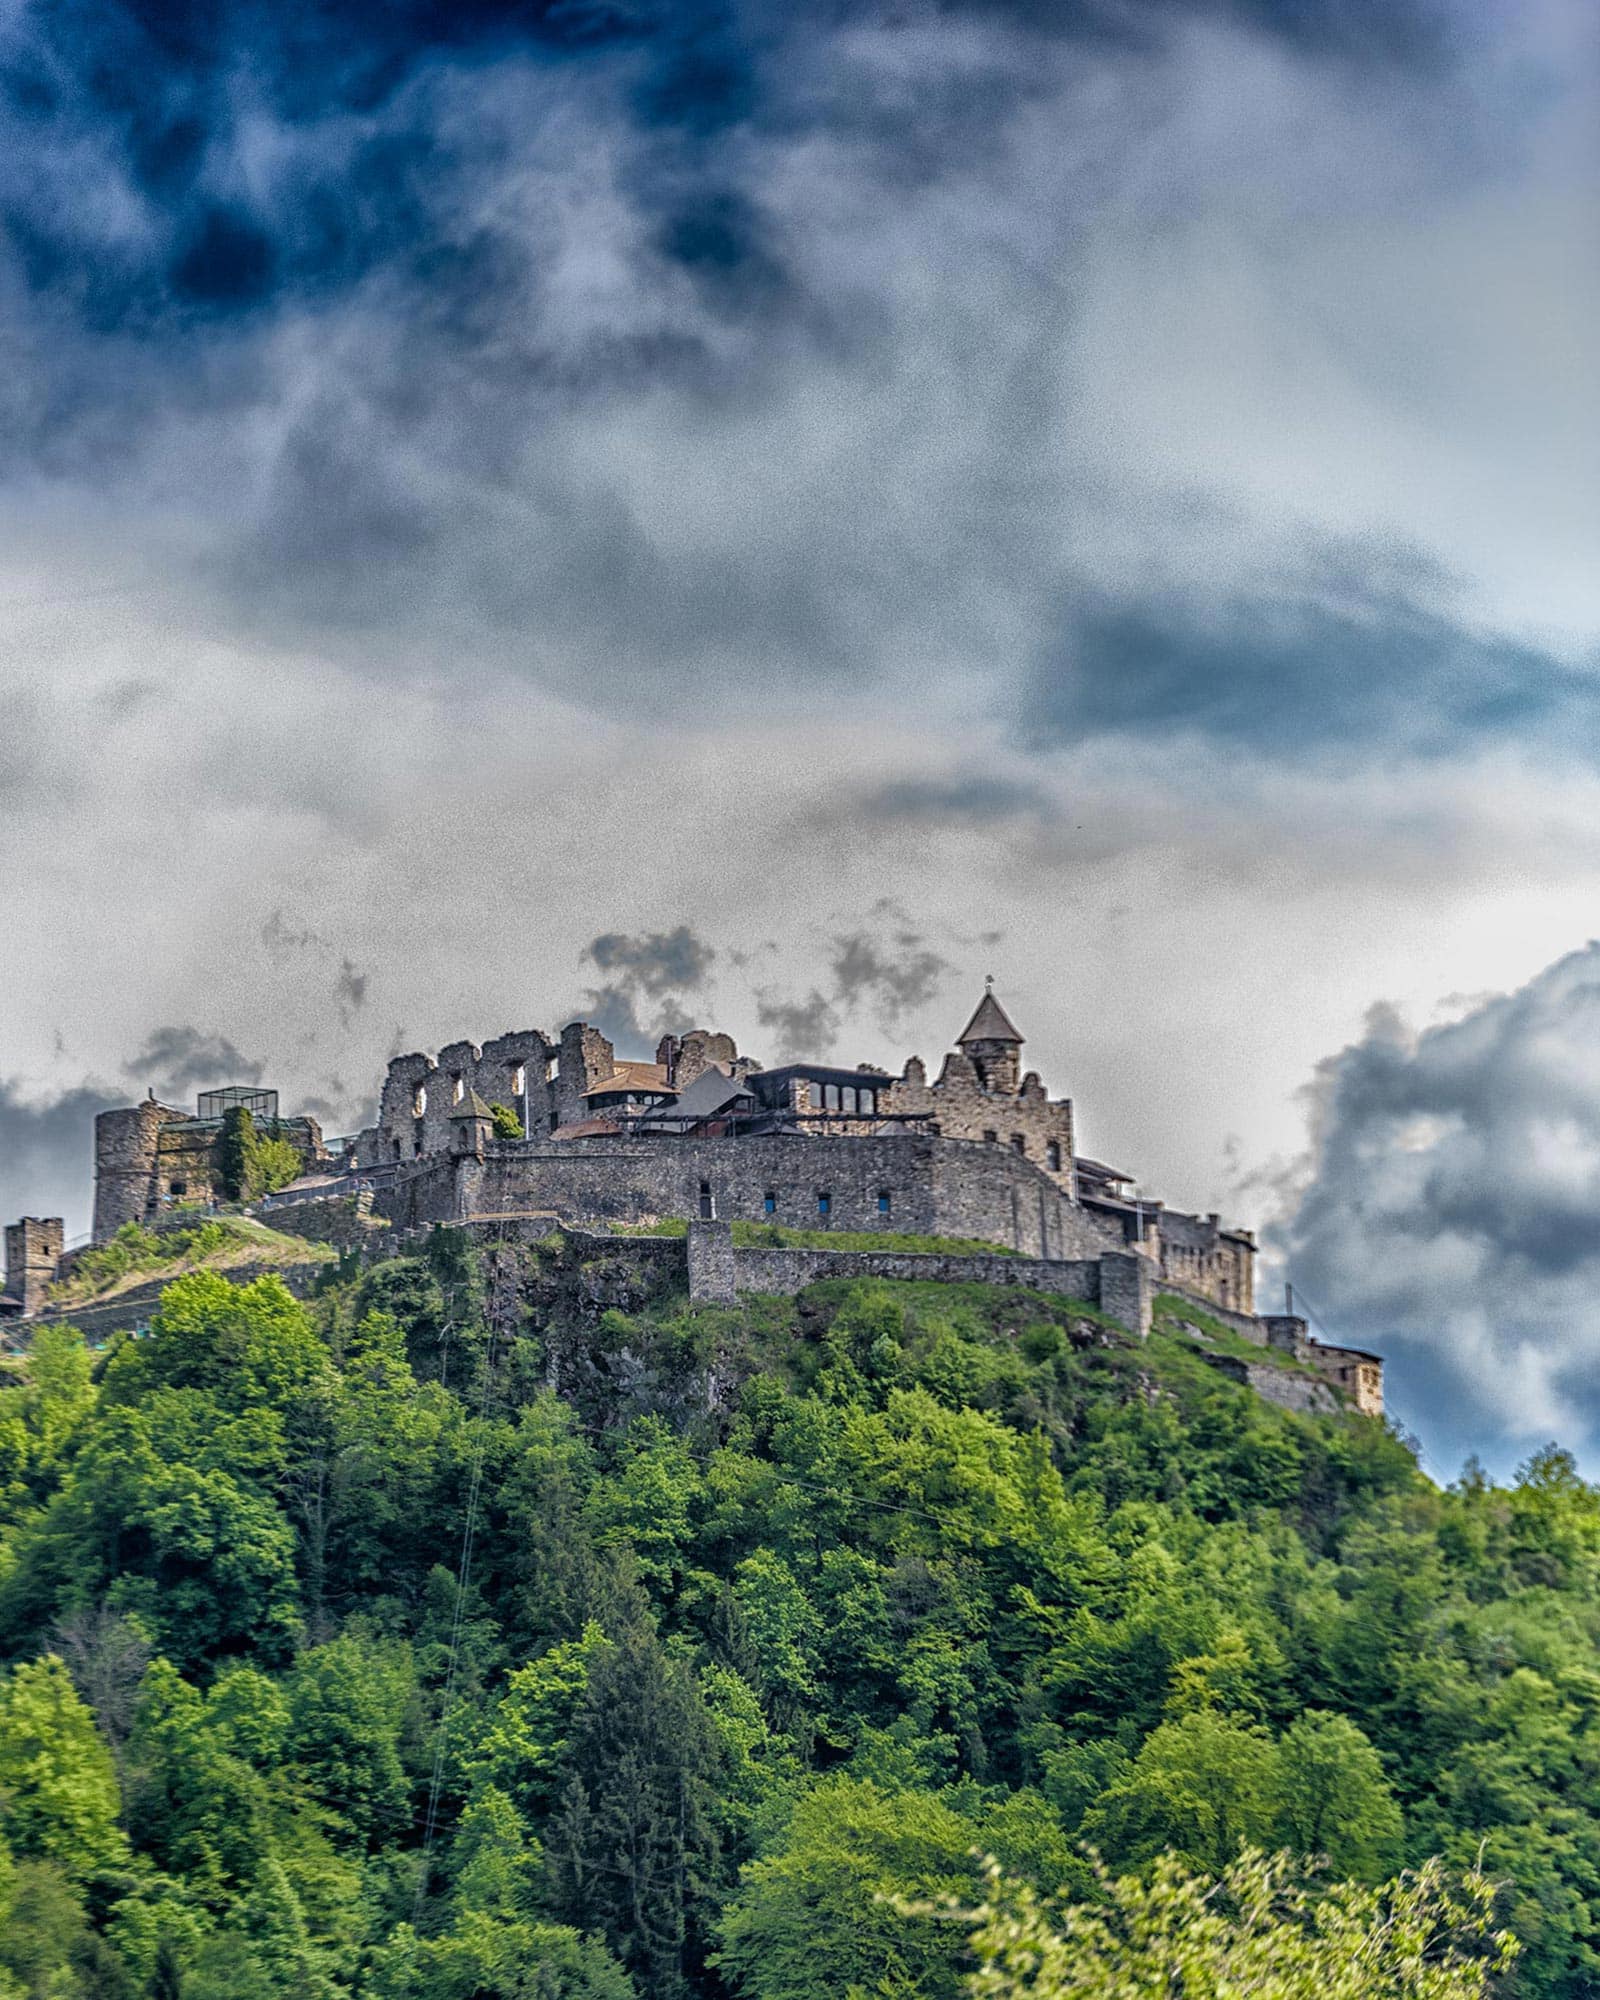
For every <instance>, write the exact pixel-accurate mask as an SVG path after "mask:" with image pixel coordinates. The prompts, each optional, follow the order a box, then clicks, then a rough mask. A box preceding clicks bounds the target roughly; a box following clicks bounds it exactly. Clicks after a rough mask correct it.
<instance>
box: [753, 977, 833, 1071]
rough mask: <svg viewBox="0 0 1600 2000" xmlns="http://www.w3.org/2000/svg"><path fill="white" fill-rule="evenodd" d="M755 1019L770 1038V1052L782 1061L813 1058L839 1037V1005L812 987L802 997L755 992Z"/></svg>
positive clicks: (826, 1049)
mask: <svg viewBox="0 0 1600 2000" xmlns="http://www.w3.org/2000/svg"><path fill="white" fill-rule="evenodd" d="M756 1019H757V1020H758V1021H759V1022H760V1023H761V1025H762V1027H763V1028H765V1029H767V1030H768V1032H769V1033H770V1034H771V1035H772V1037H773V1053H774V1054H775V1055H776V1056H777V1057H778V1058H779V1059H780V1060H783V1061H792V1062H803V1061H806V1060H808V1059H809V1060H811V1061H816V1060H818V1059H819V1058H820V1057H822V1056H825V1055H827V1054H828V1053H829V1052H830V1050H831V1049H832V1048H833V1045H834V1043H835V1042H836V1041H837V1040H838V1039H839V1030H840V1026H841V1021H840V1017H839V1009H838V1007H837V1006H836V1005H835V1004H834V1003H833V1001H831V1000H830V999H828V998H827V996H826V995H825V994H822V993H819V992H818V991H817V989H816V988H815V987H813V988H812V989H811V991H810V992H809V993H808V994H806V996H805V997H804V998H803V999H799V1000H796V999H792V998H786V997H785V996H784V995H783V994H781V993H776V992H773V991H771V990H768V991H765V992H758V993H757V995H756Z"/></svg>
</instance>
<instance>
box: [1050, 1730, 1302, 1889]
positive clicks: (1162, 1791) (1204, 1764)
mask: <svg viewBox="0 0 1600 2000" xmlns="http://www.w3.org/2000/svg"><path fill="white" fill-rule="evenodd" d="M1277 1788H1278V1756H1277V1751H1276V1749H1275V1747H1274V1745H1273V1742H1272V1739H1271V1738H1270V1737H1269V1736H1268V1735H1267V1734H1266V1732H1265V1731H1264V1730H1262V1729H1259V1728H1257V1727H1255V1726H1254V1725H1248V1724H1241V1723H1238V1722H1234V1721H1232V1720H1230V1719H1229V1718H1228V1717H1227V1716H1223V1715H1218V1714H1216V1713H1214V1712H1213V1711H1211V1710H1209V1709H1203V1710H1198V1711H1196V1712H1195V1713H1194V1714H1192V1715H1185V1716H1183V1717H1182V1718H1181V1719H1180V1720H1178V1721H1176V1722H1165V1723H1163V1724H1162V1725H1161V1727H1160V1728H1159V1729H1157V1730H1156V1731H1154V1732H1153V1734H1152V1735H1151V1736H1150V1737H1149V1738H1148V1739H1147V1740H1146V1742H1145V1743H1144V1745H1143V1747H1142V1748H1141V1749H1140V1751H1139V1754H1138V1756H1137V1757H1135V1759H1134V1760H1133V1763H1132V1764H1131V1765H1130V1766H1129V1768H1128V1770H1127V1771H1126V1773H1125V1774H1124V1775H1123V1776H1121V1777H1120V1778H1118V1779H1117V1780H1116V1781H1115V1782H1114V1783H1113V1784H1112V1785H1111V1786H1110V1788H1109V1789H1108V1790H1107V1791H1106V1792H1105V1793H1104V1794H1103V1795H1102V1796H1101V1798H1100V1800H1099V1801H1098V1803H1097V1804H1096V1805H1095V1806H1094V1807H1093V1808H1092V1809H1091V1810H1090V1812H1089V1813H1088V1815H1087V1816H1086V1818H1085V1820H1084V1823H1083V1833H1084V1838H1085V1839H1086V1840H1087V1841H1089V1842H1090V1844H1091V1845H1093V1846H1096V1847H1099V1848H1102V1849H1103V1850H1104V1851H1105V1852H1106V1853H1107V1854H1109V1855H1110V1856H1112V1857H1113V1859H1116V1860H1121V1861H1144V1860H1149V1859H1151V1858H1153V1857H1154V1856H1155V1855H1157V1854H1159V1853H1160V1852H1161V1851H1162V1850H1163V1849H1164V1848H1165V1849H1170V1850H1171V1851H1172V1852H1174V1853H1175V1854H1177V1855H1178V1856H1179V1857H1180V1858H1181V1859H1184V1860H1186V1861H1188V1862H1189V1863H1190V1864H1191V1865H1193V1866H1195V1867H1198V1868H1205V1869H1209V1870H1210V1871H1211V1872H1212V1873H1214V1874H1221V1873H1222V1871H1223V1870H1224V1869H1226V1868H1227V1867H1228V1865H1229V1863H1230V1862H1232V1860H1233V1859H1234V1857H1235V1856H1236V1855H1237V1854H1238V1852H1239V1850H1240V1848H1241V1847H1246V1846H1259V1845H1261V1843H1262V1842H1263V1841H1265V1840H1267V1839H1270V1837H1271V1834H1272V1829H1273V1824H1274V1820H1275V1816H1276V1813H1277V1806H1278V1796H1277Z"/></svg>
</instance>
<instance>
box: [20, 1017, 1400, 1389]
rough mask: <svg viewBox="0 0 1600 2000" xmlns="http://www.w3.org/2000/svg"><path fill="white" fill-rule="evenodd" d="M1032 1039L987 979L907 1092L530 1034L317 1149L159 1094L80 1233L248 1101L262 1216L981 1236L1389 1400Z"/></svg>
mask: <svg viewBox="0 0 1600 2000" xmlns="http://www.w3.org/2000/svg"><path fill="white" fill-rule="evenodd" d="M1023 1047H1024V1040H1023V1036H1022V1034H1021V1033H1020V1032H1019V1030H1018V1029H1017V1027H1016V1026H1015V1024H1014V1023H1013V1022H1012V1020H1011V1019H1010V1017H1009V1015H1008V1014H1007V1013H1006V1011H1005V1009H1004V1007H1003V1006H1002V1005H1001V1003H1000V1001H999V1000H998V999H997V998H996V996H995V994H994V992H993V989H992V982H991V984H990V987H989V988H988V990H986V991H985V993H984V994H983V997H982V998H981V1000H980V1001H979V1003H978V1005H977V1007H976V1009H975V1010H974V1012H973V1015H972V1017H971V1019H970V1020H969V1021H968V1023H967V1025H966V1027H965V1028H964V1029H963V1031H962V1032H961V1034H960V1035H959V1036H958V1037H957V1040H956V1046H955V1048H954V1049H953V1050H952V1051H951V1052H950V1053H949V1054H948V1055H947V1056H946V1057H945V1059H944V1062H943V1064H942V1065H941V1067H940V1070H939V1074H938V1076H937V1077H936V1078H935V1079H934V1080H933V1081H932V1082H930V1081H929V1079H928V1075H927V1071H926V1069H925V1067H924V1065H923V1063H922V1062H921V1060H920V1059H919V1058H917V1057H915V1056H913V1057H912V1058H910V1060H909V1061H907V1062H906V1064H905V1066H904V1068H903V1069H902V1071H901V1073H900V1074H899V1075H898V1076H894V1075H891V1074H889V1073H888V1072H887V1071H885V1070H881V1069H876V1068H873V1067H871V1066H869V1065H865V1064H863V1065H860V1066H858V1067H856V1068H854V1069H850V1068H842V1067H839V1066H837V1065H833V1064H828V1063H818V1062H794V1063H787V1064H784V1065H782V1066H780V1067H778V1068H775V1069H765V1068H763V1067H762V1066H761V1065H760V1064H759V1063H757V1062H755V1061H754V1060H752V1059H751V1058H749V1057H748V1056H741V1055H740V1053H739V1051H738V1049H737V1047H736V1046H735V1044H734V1041H733V1039H732V1037H731V1036H728V1035H726V1034H721V1033H718V1032H715V1031H713V1030H709V1029H701V1028H696V1029H693V1030H691V1031H690V1032H688V1033H685V1034H682V1035H667V1036H665V1037H663V1039H662V1041H661V1043H660V1045H659V1047H658V1048H657V1050H656V1054H655V1060H654V1061H653V1062H635V1061H628V1060H621V1061H619V1060H618V1058H617V1056H616V1052H615V1049H614V1047H613V1045H612V1043H611V1042H610V1041H608V1040H607V1039H606V1037H605V1036H604V1035H603V1034H601V1033H600V1031H599V1030H598V1029H597V1028H595V1027H593V1026H592V1025H590V1024H588V1023H586V1022H582V1021H575V1022H572V1023H571V1024H570V1025H568V1026H567V1027H565V1028H563V1029H562V1031H561V1033H560V1035H559V1037H554V1038H553V1037H551V1036H549V1035H546V1034H544V1033H542V1032H541V1031H539V1030H537V1029H525V1030H520V1031H517V1032H514V1033H511V1034H506V1035H501V1036H499V1037H498V1038H497V1039H495V1040H493V1041H488V1042H485V1043H483V1044H482V1045H481V1046H479V1045H478V1044H475V1043H473V1042H466V1041H462V1042H452V1043H450V1044H449V1045H448V1046H447V1047H445V1048H442V1049H440V1050H439V1052H438V1053H437V1055H431V1056H430V1055H427V1054H423V1053H416V1054H410V1055H402V1056H397V1057H395V1058H394V1059H393V1060H392V1061H391V1062H390V1063H389V1066H388V1071H387V1074H386V1076H385V1078H384V1083H383V1088H382V1092H381V1095H380V1098H379V1105H378V1118H377V1123H376V1124H375V1125H372V1126H370V1127H368V1128H367V1129H366V1130H364V1131H362V1132H359V1133H357V1134H356V1135H355V1136H354V1137H353V1138H350V1139H347V1140H343V1141H339V1142H336V1143H335V1145H334V1146H333V1147H329V1146H328V1145H327V1144H325V1142H324V1140H323V1137H322V1134H321V1132H320V1130H319V1129H318V1127H317V1124H316V1122H315V1120H313V1119H309V1118H298V1119H288V1120H284V1119H281V1118H280V1117H279V1116H278V1102H277V1096H276V1093H274V1092H271V1091H265V1090H250V1089H243V1088H239V1087H233V1088H230V1089H228V1090H224V1091H211V1092H205V1093H203V1094H202V1095H201V1097H200V1099H199V1103H198V1106H197V1109H196V1112H195V1113H194V1114H190V1113H188V1112H185V1111H181V1110H179V1109H177V1108H175V1107H173V1106H170V1105H165V1104H160V1103H157V1102H156V1101H155V1100H154V1098H153V1097H152V1098H151V1099H150V1100H148V1101H147V1102H145V1103H143V1104H138V1105H134V1106H132V1107H129V1108H128V1109H124V1110H116V1111H107V1112H103V1113H101V1115H100V1117H99V1118H98V1119H97V1120H96V1124H95V1203H94V1240H95V1241H96V1242H97V1243H98V1242H104V1241H105V1240H107V1239H108V1238H109V1237H111V1236H113V1235H114V1234H115V1233H116V1231H117V1230H118V1229H119V1228H120V1227H121V1226H122V1225H123V1224H124V1223H127V1222H142V1223H148V1222H151V1221H153V1220H156V1219H159V1218H160V1217H161V1216H162V1215H163V1214H164V1213H165V1212H167V1211H170V1210H173V1209H190V1208H194V1207H201V1208H203V1207H206V1206H207V1205H210V1204H212V1203H214V1202H215V1201H216V1198H217V1195H218V1191H219V1188H220V1186H221V1158H220V1154H221V1135H222V1131H223V1125H224V1119H225V1116H226V1113H227V1112H228V1111H229V1110H230V1109H232V1108H234V1107H235V1106H242V1107H243V1108H244V1109H246V1110H249V1111H250V1113H251V1115H252V1118H253V1120H254V1121H255V1123H256V1125H257V1126H258V1127H262V1126H266V1127H267V1128H269V1129H270V1130H272V1131H273V1132H274V1133H275V1134H277V1135H279V1136H281V1137H286V1138H288V1139H289V1140H290V1141H291V1143H292V1144H293V1145H294V1147H295V1149H296V1151H297V1152H298V1153H299V1155H300V1159H301V1163H302V1168H303V1173H302V1176H301V1178H300V1179H299V1180H298V1181H297V1182H295V1183H294V1184H292V1185H291V1186H290V1187H288V1188H287V1189H285V1190H283V1191H282V1192H281V1193H280V1194H278V1195H277V1196H275V1197H272V1198H270V1199H269V1201H268V1202H267V1203H265V1204H264V1207H266V1208H269V1209H283V1208H286V1207H292V1206H294V1205H295V1204H297V1203H301V1202H313V1201H323V1200H328V1199H330V1198H337V1197H338V1196H339V1195H340V1194H341V1193H354V1192H358V1191H359V1192H360V1193H361V1194H362V1195H363V1197H364V1198H366V1199H367V1200H368V1201H369V1203H370V1205H371V1207H372V1209H373V1211H374V1212H375V1213H376V1214H377V1215H378V1216H380V1217H381V1218H382V1219H384V1220H385V1221H387V1222H389V1223H390V1224H392V1225H393V1226H394V1227H395V1228H396V1229H397V1230H399V1231H409V1230H415V1229H419V1228H425V1227H427V1226H429V1225H431V1224H437V1223H471V1222H474V1221H478V1220H481V1219H483V1218H498V1217H527V1216H530V1215H531V1216H544V1217H548V1218H550V1219H551V1220H552V1221H560V1222H562V1223H565V1224H567V1225H569V1226H574V1227H581V1226H584V1225H597V1226H601V1227H608V1226H610V1225H614V1224H624V1225H638V1224H649V1223H652V1222H658V1221H661V1220H663V1219H672V1220H677V1219H685V1220H689V1221H691V1222H692V1223H695V1224H709V1223H714V1222H717V1223H724V1224H726V1223H728V1222H732V1221H745V1222H767V1223H778V1224H785V1225H789V1226H791V1227H795V1228H801V1229H805V1230H822V1231H835V1232H852V1233H854V1232H865V1233H869V1234H877V1235H882V1234H886V1233H892V1234H894V1235H896V1236H913V1237H943V1238H967V1239H976V1240H978V1241H980V1242H984V1243H992V1244H995V1245H997V1246H999V1247H1001V1248H1002V1249H1004V1250H1006V1251H1008V1252H1010V1253H1012V1255H1013V1256H1014V1257H1021V1258H1027V1259H1029V1260H1032V1263H1033V1266H1034V1268H1036V1269H1037V1270H1038V1271H1040V1272H1043V1271H1044V1270H1045V1269H1046V1268H1047V1267H1049V1269H1050V1270H1052V1271H1053V1272H1055V1273H1056V1274H1057V1276H1058V1277H1059V1276H1060V1274H1062V1273H1066V1272H1068V1271H1069V1270H1070V1269H1080V1270H1084V1271H1087V1270H1091V1269H1094V1270H1099V1271H1100V1272H1102V1273H1111V1272H1113V1270H1114V1269H1115V1270H1116V1271H1117V1272H1121V1273H1123V1274H1124V1276H1125V1275H1126V1273H1128V1272H1133V1273H1134V1274H1135V1275H1136V1276H1137V1288H1142V1290H1141V1292H1140V1296H1141V1297H1142V1298H1143V1299H1144V1301H1145V1302H1144V1304H1143V1305H1142V1306H1140V1305H1136V1306H1135V1307H1134V1308H1133V1310H1134V1311H1135V1312H1136V1313H1138V1314H1139V1315H1141V1316H1142V1319H1143V1320H1144V1321H1145V1322H1148V1317H1149V1307H1148V1296H1149V1288H1150V1287H1151V1286H1154V1285H1159V1286H1160V1287H1162V1288H1164V1289H1167V1290H1170V1291H1175V1292H1177V1293H1179V1294H1180V1295H1183V1296H1187V1297H1190V1298H1193V1299H1194V1300H1196V1301H1197V1302H1199V1303H1203V1304H1204V1305H1205V1306H1206V1307H1208V1308H1209V1309H1211V1310H1213V1311H1215V1312H1217V1313H1220V1314H1222V1315H1223V1316H1224V1317H1225V1318H1226V1319H1227V1320H1228V1322H1229V1323H1230V1324H1232V1325H1235V1326H1236V1327H1238V1328H1239V1329H1240V1330H1242V1331H1244V1332H1245V1335H1246V1337H1247V1338H1249V1339H1253V1340H1255V1341H1257V1342H1258V1343H1266V1342H1271V1343H1272V1344H1276V1345H1278V1346H1285V1345H1287V1346H1291V1347H1293V1348H1295V1350H1296V1352H1297V1353H1298V1354H1299V1355H1300V1358H1301V1359H1307V1358H1311V1359H1313V1360H1314V1363H1315V1365H1316V1366H1317V1367H1318V1368H1319V1369H1320V1370H1321V1372H1322V1373H1324V1374H1325V1375H1327V1376H1329V1377H1330V1378H1331V1379H1333V1380H1334V1381H1335V1382H1336V1383H1337V1384H1338V1385H1339V1386H1340V1387H1341V1388H1342V1389H1343V1390H1344V1391H1345V1392H1346V1393H1347V1394H1348V1395H1349V1396H1350V1398H1351V1400H1353V1401H1354V1402H1355V1403H1356V1406H1357V1407H1358V1408H1363V1409H1369V1410H1370V1409H1381V1406H1382V1387H1381V1364H1380V1363H1379V1362H1378V1359H1377V1357H1376V1356H1374V1355H1370V1354H1366V1353H1365V1352H1363V1351H1361V1350H1356V1349H1341V1348H1332V1347H1328V1346H1326V1345H1325V1344H1323V1343H1319V1342H1311V1341H1309V1340H1308V1339H1306V1338H1305V1332H1304V1325H1303V1322H1300V1321H1295V1320H1290V1319H1287V1318H1272V1317H1268V1318H1262V1319H1258V1318H1257V1316H1256V1310H1255V1275H1254V1273H1255V1257H1256V1244H1255V1239H1254V1237H1253V1236H1252V1235H1251V1233H1250V1232H1249V1231H1248V1230H1244V1229H1234V1228H1229V1227H1227V1226H1225V1225H1224V1224H1223V1222H1222V1220H1221V1218H1220V1217H1219V1216H1217V1215H1215V1214H1209V1215H1190V1214H1186V1213H1184V1212H1182V1211H1180V1210H1177V1209H1172V1208H1169V1207H1167V1206H1166V1204H1165V1203H1163V1202H1160V1201H1156V1200H1152V1199H1149V1198H1148V1197H1145V1196H1143V1195H1140V1194H1138V1193H1137V1192H1135V1189H1134V1183H1133V1181H1132V1178H1131V1176H1129V1175H1127V1174H1125V1173H1122V1172H1119V1171H1118V1170H1117V1169H1115V1168H1113V1167H1109V1166H1106V1165H1103V1164H1102V1163H1100V1162H1099V1161H1096V1160H1091V1159H1087V1158H1085V1157H1084V1156H1082V1155H1081V1154H1079V1153H1078V1152H1077V1151H1076V1148H1075V1132H1074V1120H1073V1107H1072V1102H1071V1100H1070V1099H1069V1098H1053V1097H1051V1096H1050V1094H1049V1093H1048V1091H1047V1090H1046V1088H1045V1086H1044V1084H1043V1082H1042V1081H1041V1079H1040V1077H1039V1075H1038V1073H1037V1072H1036V1071H1034V1070H1024V1068H1023V1066H1022V1051H1023ZM52 1230H53V1231H54V1234H53V1235H51V1234H50V1232H51V1231H52ZM13 1239H15V1242H13ZM6 1254H7V1274H8V1277H7V1283H8V1296H7V1298H6V1299H5V1300H0V1309H9V1310H10V1311H11V1312H12V1313H14V1314H19V1313H20V1314H29V1313H32V1312H35V1311H37V1309H38V1307H39V1304H40V1302H41V1301H42V1300H43V1297H44V1293H45V1290H46V1288H47V1287H48V1284H49V1283H50V1281H51V1278H52V1277H53V1276H54V1272H55V1269H56V1265H57V1263H58V1261H59V1260H60V1259H61V1257H62V1247H61V1236H60V1224H59V1223H58V1222H52V1221H48V1220H45V1221H41V1220H39V1219H37V1218H30V1219H25V1220H24V1221H23V1222H21V1223H18V1224H17V1225H15V1226H14V1227H13V1228H12V1229H8V1230H7V1232H6ZM1013 1268H1014V1267H1013ZM1019 1276H1020V1273H1019ZM1112 1281H1113V1280H1112V1278H1111V1277H1109V1276H1108V1277H1106V1278H1105V1282H1106V1283H1111V1282H1112ZM1123 1281H1124V1280H1123V1276H1118V1277H1116V1279H1115V1282H1116V1283H1117V1284H1118V1285H1121V1284H1122V1283H1123ZM1061 1282H1062V1283H1072V1282H1076V1281H1075V1280H1073V1279H1071V1278H1070V1277H1063V1278H1061ZM1095 1282H1097V1283H1098V1282H1100V1281H1099V1280H1096V1281H1095ZM1137 1288H1136V1289H1137ZM1095 1296H1096V1297H1099V1293H1098V1292H1096V1293H1095ZM1301 1350H1303V1352H1302V1351H1301ZM1313 1350H1314V1353H1313Z"/></svg>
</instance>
